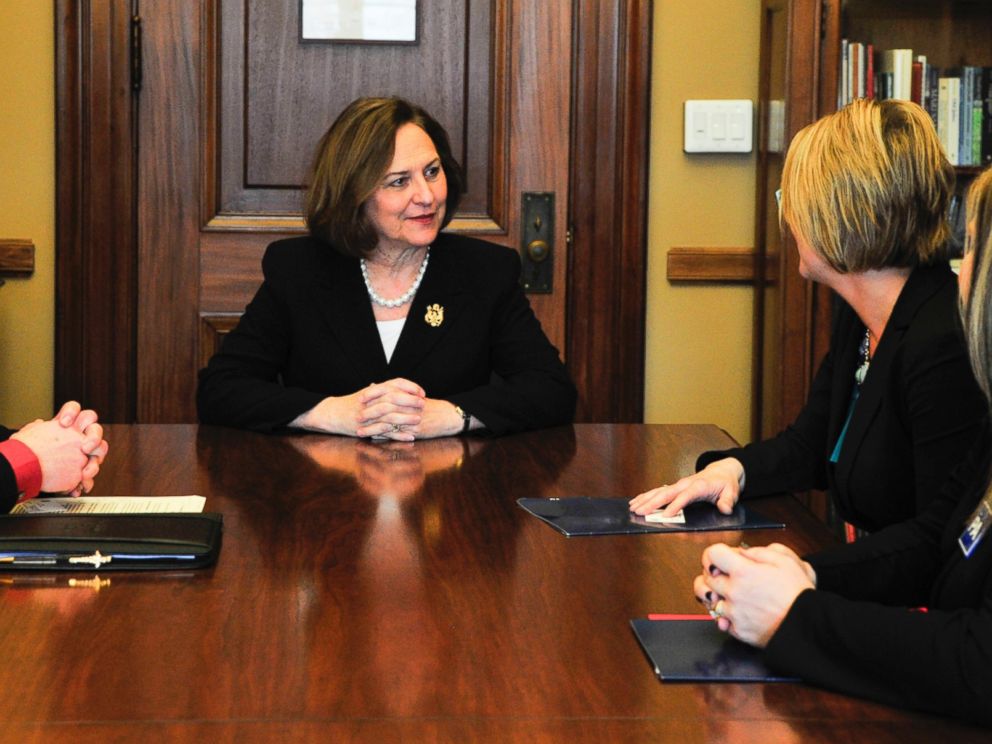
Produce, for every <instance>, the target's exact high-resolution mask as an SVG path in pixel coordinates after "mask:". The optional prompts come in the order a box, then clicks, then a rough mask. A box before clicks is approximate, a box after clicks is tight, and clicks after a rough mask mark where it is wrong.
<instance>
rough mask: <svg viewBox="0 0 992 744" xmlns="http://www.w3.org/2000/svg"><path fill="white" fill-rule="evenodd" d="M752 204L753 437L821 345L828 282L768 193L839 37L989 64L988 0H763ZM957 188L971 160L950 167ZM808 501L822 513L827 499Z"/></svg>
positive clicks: (814, 107) (831, 73) (782, 416)
mask: <svg viewBox="0 0 992 744" xmlns="http://www.w3.org/2000/svg"><path fill="white" fill-rule="evenodd" d="M762 13H763V17H762V38H761V65H760V73H759V74H760V80H759V102H758V148H757V149H758V157H757V173H756V178H757V184H756V186H757V188H756V200H757V201H756V208H755V252H756V257H755V261H756V266H761V267H764V269H765V270H764V271H756V272H755V312H754V344H755V354H754V368H753V370H752V372H753V379H754V389H753V400H752V422H751V424H752V426H751V429H752V436H753V438H755V439H758V438H763V437H768V436H771V435H773V434H775V433H776V432H778V431H780V430H781V429H782V428H783V427H784V426H785V425H787V424H788V423H789V422H791V421H792V420H793V419H794V418H795V416H796V415H797V414H798V412H799V410H800V409H801V408H802V406H803V403H804V402H805V400H806V396H807V394H808V391H809V385H810V382H811V380H812V377H813V374H814V373H815V370H816V368H817V366H818V365H819V363H820V360H821V359H822V357H823V355H824V354H825V353H826V350H827V346H828V344H829V333H830V318H831V307H832V297H831V293H830V292H829V290H827V289H825V288H823V287H819V286H815V285H813V284H811V283H809V282H807V281H805V280H804V279H802V277H800V276H799V271H798V264H799V260H798V256H797V254H796V248H795V244H794V243H793V241H792V240H791V238H789V237H787V236H782V235H781V234H780V231H779V228H778V221H777V216H778V213H777V210H776V208H775V202H774V193H775V189H777V188H778V184H779V181H780V178H781V172H782V162H783V159H784V156H785V151H786V149H787V148H788V143H789V142H790V141H791V140H792V137H793V136H794V135H795V134H796V132H798V131H799V129H801V128H802V127H804V126H805V125H806V124H808V123H810V122H812V121H814V120H816V119H817V118H819V117H820V116H822V115H823V114H826V113H829V112H831V111H834V110H836V108H837V101H838V85H839V83H841V81H840V75H839V71H840V63H841V40H842V39H845V38H846V39H850V40H855V41H859V42H863V43H871V44H872V45H873V47H874V49H875V50H886V49H912V50H913V53H914V55H916V54H923V55H926V57H927V60H928V62H929V63H930V64H932V65H935V66H938V67H941V68H952V67H961V66H965V65H973V66H980V67H990V66H992V0H762ZM956 170H957V173H958V189H959V191H960V190H963V189H964V188H966V186H967V183H968V182H969V181H970V180H971V178H972V177H973V176H974V175H975V174H976V173H977V172H978V171H979V170H980V167H976V166H969V167H958V168H957V169H956ZM806 502H807V505H808V506H810V508H811V509H812V510H813V511H814V512H815V513H817V514H818V515H819V516H821V517H823V518H826V498H825V496H824V495H823V494H810V495H809V496H808V497H806Z"/></svg>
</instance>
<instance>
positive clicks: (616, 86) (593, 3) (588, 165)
mask: <svg viewBox="0 0 992 744" xmlns="http://www.w3.org/2000/svg"><path fill="white" fill-rule="evenodd" d="M573 17H574V37H573V38H574V44H573V55H572V56H573V59H574V60H575V66H574V68H573V80H572V172H571V176H570V189H569V191H570V204H569V229H570V231H571V235H572V241H571V248H570V252H569V271H568V314H567V320H566V324H567V325H566V336H567V343H566V359H567V363H568V368H569V371H570V372H571V374H572V379H573V380H574V381H575V384H576V386H577V387H578V389H579V404H578V410H577V412H576V420H577V421H599V422H639V421H642V420H643V418H644V310H645V287H646V272H647V259H646V245H647V175H648V172H647V171H648V138H649V98H650V96H649V95H648V92H649V90H650V87H649V85H650V69H651V1H650V0H616V1H615V2H602V1H601V0H576V2H575V6H574V16H573ZM605 174H614V175H613V177H612V178H611V177H609V176H607V175H605Z"/></svg>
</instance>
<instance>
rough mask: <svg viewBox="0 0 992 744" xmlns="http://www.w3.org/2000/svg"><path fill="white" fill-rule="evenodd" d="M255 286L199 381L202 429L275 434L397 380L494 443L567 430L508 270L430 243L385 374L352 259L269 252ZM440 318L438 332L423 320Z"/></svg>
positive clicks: (460, 240)
mask: <svg viewBox="0 0 992 744" xmlns="http://www.w3.org/2000/svg"><path fill="white" fill-rule="evenodd" d="M262 273H263V275H264V281H263V282H262V285H261V287H259V289H258V292H257V293H256V295H255V298H254V299H253V300H252V301H251V303H250V304H249V305H248V307H247V308H246V310H245V313H244V315H243V316H242V318H241V320H240V322H239V323H238V326H237V327H236V328H235V329H234V330H233V331H231V333H230V334H228V336H227V338H226V339H225V340H224V344H223V346H222V348H221V350H220V352H218V353H217V354H216V355H215V356H214V357H213V358H212V359H211V360H210V363H209V364H208V365H207V367H206V369H204V370H201V372H200V378H199V387H198V390H197V406H198V409H199V415H200V420H201V421H203V422H204V423H214V424H227V425H231V426H239V427H244V428H248V429H255V430H258V431H272V430H274V429H277V428H279V427H282V426H285V425H287V424H288V423H289V422H291V421H292V420H293V419H295V418H296V417H297V416H298V415H300V414H301V413H303V412H305V411H308V410H310V409H311V408H313V407H314V406H315V405H317V403H319V402H320V401H321V400H323V398H325V397H327V396H337V395H348V394H351V393H353V392H355V391H356V390H359V389H361V388H363V387H365V386H367V385H369V384H370V383H372V382H382V381H385V380H388V379H392V378H395V377H405V378H407V379H410V380H413V381H414V382H416V383H418V384H419V385H420V386H421V387H423V388H424V390H425V391H426V392H427V396H428V397H431V398H441V399H446V400H449V401H451V402H452V403H454V404H456V405H459V406H461V407H462V408H463V409H464V410H465V411H467V412H468V413H471V414H473V415H474V416H475V417H476V418H478V419H479V420H480V421H482V422H483V423H484V424H485V425H486V427H487V428H488V429H489V430H490V431H491V432H493V433H495V434H505V433H508V432H513V431H519V430H522V429H533V428H538V427H544V426H552V425H556V424H563V423H568V422H570V421H571V420H572V416H573V414H574V411H575V398H576V392H575V387H574V385H573V384H572V382H571V381H570V380H569V378H568V374H567V373H566V372H565V368H564V366H563V365H562V363H561V360H560V358H559V356H558V351H557V350H556V349H555V348H554V347H553V346H552V345H551V343H550V342H549V341H548V339H547V337H546V336H545V335H544V332H543V331H542V330H541V326H540V323H539V322H538V320H537V318H536V317H535V316H534V313H533V311H532V310H531V308H530V304H529V303H528V302H527V299H526V297H525V296H524V294H523V292H522V291H521V289H520V284H519V277H520V258H519V256H517V254H516V253H515V252H513V251H510V250H507V249H506V248H503V247H502V246H497V245H493V244H491V243H486V242H484V241H481V240H474V239H471V238H465V237H460V236H457V235H449V234H443V233H442V234H441V235H439V236H438V238H437V240H436V241H435V243H434V245H433V247H432V248H431V254H430V260H429V262H428V266H427V271H426V273H425V274H424V279H423V282H422V283H421V285H420V288H419V289H418V290H417V294H416V296H415V297H414V299H413V303H412V305H411V308H410V313H409V315H408V317H407V319H406V323H405V324H404V326H403V332H402V334H401V335H400V338H399V341H398V342H397V344H396V349H395V351H394V352H393V356H392V359H391V361H390V362H388V363H387V362H386V356H385V352H384V351H383V349H382V342H381V341H380V338H379V333H378V331H377V329H376V325H375V317H374V315H373V313H372V305H371V302H370V301H369V297H368V294H367V292H366V289H365V285H364V283H363V281H362V275H361V272H360V270H359V265H358V259H355V258H350V257H347V256H343V255H341V254H340V253H338V252H337V251H336V250H334V248H332V247H331V246H329V245H326V244H324V243H321V242H319V241H317V240H314V239H313V238H310V237H301V238H292V239H289V240H281V241H278V242H275V243H273V244H272V245H270V246H269V247H268V249H267V250H266V252H265V256H264V257H263V259H262ZM433 305H438V306H439V307H440V308H443V320H442V322H441V323H440V325H437V326H432V325H431V324H429V323H428V322H427V320H426V317H425V316H426V314H427V309H428V307H429V306H433Z"/></svg>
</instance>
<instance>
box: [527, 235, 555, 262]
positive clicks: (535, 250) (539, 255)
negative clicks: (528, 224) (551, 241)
mask: <svg viewBox="0 0 992 744" xmlns="http://www.w3.org/2000/svg"><path fill="white" fill-rule="evenodd" d="M550 253H551V249H550V248H549V247H548V243H547V241H545V240H532V241H530V242H529V243H528V244H527V257H528V258H530V260H531V261H533V262H534V263H541V261H543V260H545V259H546V258H547V257H548V255H549V254H550Z"/></svg>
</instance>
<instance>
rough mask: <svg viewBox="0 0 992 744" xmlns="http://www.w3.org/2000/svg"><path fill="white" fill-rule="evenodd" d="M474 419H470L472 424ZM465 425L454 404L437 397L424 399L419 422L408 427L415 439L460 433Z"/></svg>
mask: <svg viewBox="0 0 992 744" xmlns="http://www.w3.org/2000/svg"><path fill="white" fill-rule="evenodd" d="M475 422H476V419H474V418H473V419H472V424H473V425H474V424H475ZM464 427H465V420H464V419H463V418H462V417H461V414H460V413H458V411H457V410H456V409H455V404H454V403H452V402H450V401H447V400H438V399H437V398H425V399H424V413H423V416H422V417H421V420H420V423H419V424H417V425H416V426H411V427H408V430H409V431H410V432H411V433H412V434H413V436H414V438H416V439H435V438H437V437H450V436H454V435H455V434H460V433H461V432H462V429H464Z"/></svg>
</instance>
